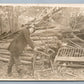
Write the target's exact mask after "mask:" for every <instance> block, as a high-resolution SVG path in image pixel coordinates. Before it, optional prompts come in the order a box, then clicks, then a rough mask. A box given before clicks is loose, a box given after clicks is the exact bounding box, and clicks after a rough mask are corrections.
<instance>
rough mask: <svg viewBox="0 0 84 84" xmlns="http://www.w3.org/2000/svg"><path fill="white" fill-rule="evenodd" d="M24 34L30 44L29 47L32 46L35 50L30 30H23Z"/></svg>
mask: <svg viewBox="0 0 84 84" xmlns="http://www.w3.org/2000/svg"><path fill="white" fill-rule="evenodd" d="M23 34H24V37H25V39H26V41H27V43H28V44H29V46H30V47H31V48H32V49H34V44H33V42H32V40H31V38H30V32H29V30H28V29H24V30H23Z"/></svg>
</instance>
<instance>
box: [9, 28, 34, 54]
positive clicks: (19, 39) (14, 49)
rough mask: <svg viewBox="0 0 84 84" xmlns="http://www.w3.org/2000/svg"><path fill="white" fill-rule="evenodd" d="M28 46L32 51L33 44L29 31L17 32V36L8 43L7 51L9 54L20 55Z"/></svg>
mask: <svg viewBox="0 0 84 84" xmlns="http://www.w3.org/2000/svg"><path fill="white" fill-rule="evenodd" d="M27 44H29V46H30V47H31V48H32V49H34V45H33V42H32V40H31V38H30V32H29V29H26V28H25V29H22V30H21V31H20V32H19V35H18V36H16V37H15V39H14V40H13V41H12V42H11V43H10V45H9V47H8V50H9V51H10V52H11V53H16V54H17V55H19V54H21V53H22V52H23V50H24V48H25V47H26V46H27Z"/></svg>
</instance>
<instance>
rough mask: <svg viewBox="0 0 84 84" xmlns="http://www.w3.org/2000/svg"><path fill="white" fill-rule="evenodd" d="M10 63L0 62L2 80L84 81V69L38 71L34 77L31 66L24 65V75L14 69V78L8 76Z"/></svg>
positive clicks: (0, 77)
mask: <svg viewBox="0 0 84 84" xmlns="http://www.w3.org/2000/svg"><path fill="white" fill-rule="evenodd" d="M7 65H8V63H5V62H2V61H0V79H1V80H2V79H6V80H8V79H9V80H10V79H11V80H13V79H14V80H17V79H21V80H84V68H80V69H77V68H66V67H61V68H60V69H59V70H57V69H56V68H55V70H54V71H53V72H52V71H51V69H40V68H38V69H36V70H35V75H34V77H33V76H32V75H31V66H30V65H22V68H23V73H22V74H21V75H18V73H17V72H16V70H15V66H14V67H13V71H12V76H8V75H7Z"/></svg>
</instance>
